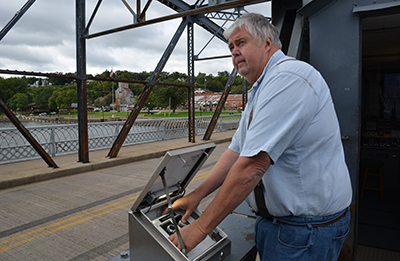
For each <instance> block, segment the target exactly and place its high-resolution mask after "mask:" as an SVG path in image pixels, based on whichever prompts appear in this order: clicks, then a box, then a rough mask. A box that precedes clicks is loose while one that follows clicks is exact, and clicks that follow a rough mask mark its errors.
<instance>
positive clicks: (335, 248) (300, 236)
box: [255, 209, 350, 261]
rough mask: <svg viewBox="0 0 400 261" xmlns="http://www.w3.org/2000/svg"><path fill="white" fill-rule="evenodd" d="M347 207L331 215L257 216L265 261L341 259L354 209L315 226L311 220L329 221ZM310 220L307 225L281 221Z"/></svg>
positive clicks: (257, 237)
mask: <svg viewBox="0 0 400 261" xmlns="http://www.w3.org/2000/svg"><path fill="white" fill-rule="evenodd" d="M344 211H346V210H343V211H341V212H339V213H336V214H334V215H331V216H327V217H317V218H306V217H293V216H289V217H279V218H275V219H274V221H272V222H271V221H269V220H268V219H266V218H263V217H260V216H258V217H257V220H256V225H255V231H256V235H255V242H256V246H257V249H258V252H259V254H260V258H261V260H262V261H266V260H274V261H278V260H282V261H289V260H295V261H302V260H310V261H313V260H315V261H322V260H337V259H338V258H339V255H340V250H341V248H342V245H343V243H344V240H345V239H346V236H347V234H348V233H349V223H350V210H349V209H347V212H346V215H345V216H344V217H343V218H342V219H340V220H339V221H337V222H335V223H333V224H329V225H327V226H320V227H312V226H311V225H310V224H318V223H325V222H329V221H331V220H334V219H335V218H337V217H339V216H340V215H342V214H343V213H344ZM277 219H278V220H280V221H283V222H285V223H291V224H307V225H308V226H307V227H303V226H293V225H287V224H280V223H277V222H276V220H277Z"/></svg>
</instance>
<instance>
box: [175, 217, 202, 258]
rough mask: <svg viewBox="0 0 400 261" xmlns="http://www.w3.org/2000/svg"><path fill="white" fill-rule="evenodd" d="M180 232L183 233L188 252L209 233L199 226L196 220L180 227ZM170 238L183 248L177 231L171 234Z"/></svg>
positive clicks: (178, 246)
mask: <svg viewBox="0 0 400 261" xmlns="http://www.w3.org/2000/svg"><path fill="white" fill-rule="evenodd" d="M179 232H180V234H181V237H182V241H183V244H184V245H185V250H186V254H187V253H189V252H190V251H191V250H192V249H193V248H195V247H196V246H197V245H198V244H199V243H200V242H201V241H203V240H204V239H205V238H206V236H207V234H206V233H205V232H204V231H203V230H202V229H201V228H200V227H199V225H198V222H196V221H195V222H193V223H191V224H189V225H187V226H185V227H183V228H181V229H179ZM169 240H171V242H172V243H173V244H174V245H175V246H176V247H177V248H179V249H180V250H182V247H181V245H180V244H179V239H178V236H177V234H176V233H174V234H173V235H172V236H170V237H169Z"/></svg>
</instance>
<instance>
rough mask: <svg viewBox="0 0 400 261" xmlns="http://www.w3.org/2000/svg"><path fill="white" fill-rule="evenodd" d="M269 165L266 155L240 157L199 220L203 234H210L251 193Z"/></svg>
mask: <svg viewBox="0 0 400 261" xmlns="http://www.w3.org/2000/svg"><path fill="white" fill-rule="evenodd" d="M269 165H270V159H269V156H268V154H266V153H260V154H259V155H257V156H255V157H253V158H244V157H241V158H239V160H237V161H236V163H235V165H234V166H233V167H232V168H231V170H230V171H229V174H228V175H227V177H226V179H225V181H224V183H223V185H222V186H221V188H220V190H219V191H218V193H217V195H216V196H215V198H214V200H213V201H212V202H211V203H210V205H209V206H208V207H207V208H206V210H205V211H204V213H203V214H202V215H201V217H200V218H199V220H198V222H199V223H200V224H199V226H200V227H201V228H202V229H203V232H204V233H206V234H208V233H210V232H211V231H212V230H213V229H214V228H215V227H216V226H217V225H218V224H219V223H220V222H221V221H222V220H223V219H224V218H225V217H226V216H227V215H229V214H230V213H231V212H232V211H233V210H234V209H235V208H236V207H237V206H238V205H239V204H240V203H242V202H243V201H244V200H245V198H246V197H247V196H248V195H249V194H250V193H251V192H252V191H253V189H254V187H255V186H256V185H257V183H258V182H259V181H260V180H261V178H262V176H263V174H264V173H265V172H266V170H267V169H268V167H269Z"/></svg>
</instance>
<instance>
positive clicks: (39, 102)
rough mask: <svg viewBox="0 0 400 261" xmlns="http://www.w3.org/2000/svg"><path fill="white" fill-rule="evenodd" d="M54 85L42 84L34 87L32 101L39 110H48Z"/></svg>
mask: <svg viewBox="0 0 400 261" xmlns="http://www.w3.org/2000/svg"><path fill="white" fill-rule="evenodd" d="M54 90H55V87H53V86H43V87H39V88H34V90H33V92H32V98H33V102H34V103H35V104H36V108H37V109H39V110H49V99H50V97H51V96H52V95H53V92H54Z"/></svg>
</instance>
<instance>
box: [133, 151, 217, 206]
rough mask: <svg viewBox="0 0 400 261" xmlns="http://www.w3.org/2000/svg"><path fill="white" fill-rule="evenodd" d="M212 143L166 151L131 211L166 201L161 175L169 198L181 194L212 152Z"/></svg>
mask: <svg viewBox="0 0 400 261" xmlns="http://www.w3.org/2000/svg"><path fill="white" fill-rule="evenodd" d="M215 147H216V145H215V144H214V143H206V144H201V145H197V146H192V147H188V148H183V149H178V150H171V151H168V152H167V153H166V154H165V155H164V157H163V159H162V160H161V162H160V164H159V165H158V167H157V168H156V170H155V171H154V173H153V175H151V178H150V180H149V181H148V182H147V184H146V186H145V187H144V189H143V190H142V193H140V195H139V197H138V198H137V200H136V201H135V203H134V204H133V206H132V208H131V210H132V211H133V212H136V211H139V209H141V208H143V207H147V206H149V205H152V204H156V203H158V202H160V201H163V200H166V195H165V189H164V186H163V182H162V179H161V175H164V176H165V180H166V185H167V188H168V192H169V194H170V196H171V197H173V196H176V195H179V194H182V193H183V192H184V191H185V189H186V187H187V185H188V184H189V183H190V181H191V180H192V179H193V177H194V176H195V175H196V173H197V171H198V170H199V169H200V168H201V167H202V166H203V164H204V162H205V161H206V160H207V158H208V157H209V156H210V154H211V153H212V152H213V151H214V149H215Z"/></svg>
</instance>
